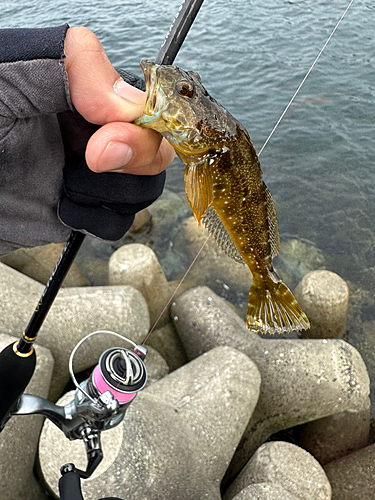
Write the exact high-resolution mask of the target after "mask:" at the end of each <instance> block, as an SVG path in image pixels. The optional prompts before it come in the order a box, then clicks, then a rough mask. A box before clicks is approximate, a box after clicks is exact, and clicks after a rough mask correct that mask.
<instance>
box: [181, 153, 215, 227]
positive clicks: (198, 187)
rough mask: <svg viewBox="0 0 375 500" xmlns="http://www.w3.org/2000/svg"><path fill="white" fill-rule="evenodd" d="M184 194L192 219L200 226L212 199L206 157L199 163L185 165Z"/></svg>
mask: <svg viewBox="0 0 375 500" xmlns="http://www.w3.org/2000/svg"><path fill="white" fill-rule="evenodd" d="M185 192H186V197H187V200H188V202H189V205H190V208H191V209H192V211H193V214H194V217H195V219H196V220H197V222H198V224H199V225H200V223H201V220H202V217H203V215H204V214H205V212H206V211H207V210H208V208H209V206H210V205H211V203H212V200H213V197H214V194H213V186H212V176H211V169H210V164H209V158H208V157H207V158H205V159H204V160H202V161H201V162H197V163H189V164H187V165H186V168H185Z"/></svg>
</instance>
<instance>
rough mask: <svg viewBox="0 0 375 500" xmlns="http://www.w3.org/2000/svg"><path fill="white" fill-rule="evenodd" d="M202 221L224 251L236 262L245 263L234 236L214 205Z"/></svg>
mask: <svg viewBox="0 0 375 500" xmlns="http://www.w3.org/2000/svg"><path fill="white" fill-rule="evenodd" d="M202 222H203V224H204V225H205V227H206V228H207V229H208V232H209V233H210V235H211V236H212V237H213V238H214V239H215V241H216V243H217V244H218V245H219V247H220V248H221V250H223V252H224V253H225V254H226V255H228V257H231V258H232V259H233V260H235V261H236V262H240V263H241V264H245V261H244V260H243V258H242V255H241V254H240V252H239V251H238V249H237V247H236V245H235V244H234V242H233V240H232V238H231V237H230V236H229V233H228V231H227V230H226V229H225V227H224V225H223V223H222V222H221V220H220V218H219V216H218V214H217V213H216V210H215V209H214V208H213V207H209V209H208V210H207V212H206V213H205V214H204V216H203V218H202Z"/></svg>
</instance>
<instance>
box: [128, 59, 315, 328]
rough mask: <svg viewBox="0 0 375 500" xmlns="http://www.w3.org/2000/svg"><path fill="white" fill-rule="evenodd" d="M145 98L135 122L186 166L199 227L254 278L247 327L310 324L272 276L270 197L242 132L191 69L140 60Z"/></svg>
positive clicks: (274, 243)
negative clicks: (150, 131) (151, 132)
mask: <svg viewBox="0 0 375 500" xmlns="http://www.w3.org/2000/svg"><path fill="white" fill-rule="evenodd" d="M141 68H142V70H143V73H144V75H145V80H146V90H147V101H146V105H145V109H144V114H143V116H141V117H140V118H138V119H137V120H136V121H135V122H134V123H136V124H137V125H140V126H141V127H144V128H152V129H154V130H157V131H158V132H160V133H161V134H162V135H163V136H164V137H165V138H166V139H167V140H168V141H169V142H170V143H171V144H172V146H173V147H174V148H175V150H176V153H177V155H178V156H179V158H180V159H181V160H182V161H183V162H184V163H185V164H186V169H185V190H186V195H187V199H188V202H189V204H190V207H191V209H192V211H193V213H194V216H195V218H196V220H197V221H198V224H200V223H201V222H203V223H204V225H205V226H206V227H207V229H208V230H209V232H210V233H211V235H212V236H213V237H214V238H215V240H216V241H217V243H218V244H219V246H220V247H221V248H222V249H223V250H224V251H225V252H226V253H227V254H228V255H229V256H231V257H232V258H233V259H235V260H236V261H238V262H243V263H246V264H247V265H248V267H249V268H250V270H251V272H252V274H253V284H252V286H251V288H250V292H249V299H248V308H247V316H246V326H247V328H249V329H251V330H255V331H261V332H263V333H266V332H268V333H283V332H291V331H292V330H297V331H299V330H304V329H307V328H309V326H310V324H309V320H308V319H307V317H306V315H305V314H304V312H303V311H302V310H301V308H300V307H299V305H298V303H297V301H296V300H295V298H294V297H293V295H292V293H291V291H290V290H289V289H288V287H287V286H286V285H285V284H284V283H283V282H282V281H281V280H280V278H279V277H278V276H277V275H276V273H275V272H274V270H273V267H272V258H273V257H275V255H277V253H278V251H279V249H280V239H279V231H278V226H277V221H276V212H275V207H274V203H273V199H272V196H271V193H270V192H269V190H268V189H267V187H266V185H265V184H264V182H263V181H262V171H261V169H260V164H259V161H258V157H257V154H256V151H255V149H254V146H253V145H252V143H251V140H250V137H249V134H248V133H247V131H246V130H245V128H244V127H243V126H242V125H241V124H240V123H239V122H238V121H237V120H236V119H235V118H233V116H232V115H231V114H230V113H228V111H226V109H224V108H223V107H222V106H221V105H220V104H219V103H218V102H216V101H215V99H213V98H212V97H210V96H209V95H208V93H207V91H206V89H205V88H204V87H203V85H202V83H201V80H200V77H199V75H198V74H197V73H194V72H192V71H183V70H182V69H179V68H177V67H173V66H159V65H157V64H153V63H151V62H148V61H141Z"/></svg>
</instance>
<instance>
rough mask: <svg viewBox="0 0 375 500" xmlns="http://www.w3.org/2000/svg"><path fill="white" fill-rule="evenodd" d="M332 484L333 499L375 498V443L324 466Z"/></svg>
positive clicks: (368, 499) (367, 499)
mask: <svg viewBox="0 0 375 500" xmlns="http://www.w3.org/2000/svg"><path fill="white" fill-rule="evenodd" d="M324 470H325V472H326V474H327V477H328V479H329V481H330V483H331V486H332V500H370V499H372V498H374V477H375V444H373V445H371V446H367V447H366V448H363V449H362V450H358V451H355V452H354V453H351V454H350V455H348V456H346V457H344V458H340V459H339V460H335V461H334V462H331V463H330V464H327V465H325V466H324Z"/></svg>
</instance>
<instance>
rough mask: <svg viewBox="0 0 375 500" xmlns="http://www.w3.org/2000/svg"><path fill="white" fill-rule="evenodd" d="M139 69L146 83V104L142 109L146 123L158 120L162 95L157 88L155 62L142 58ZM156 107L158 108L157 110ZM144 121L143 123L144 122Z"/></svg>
mask: <svg viewBox="0 0 375 500" xmlns="http://www.w3.org/2000/svg"><path fill="white" fill-rule="evenodd" d="M140 66H141V69H142V71H143V75H144V78H145V84H146V105H145V108H144V110H143V113H144V115H145V122H146V123H147V124H148V125H151V124H152V123H155V122H157V121H158V119H159V117H160V112H161V110H162V104H163V102H161V101H162V95H161V91H160V90H158V85H157V83H158V77H157V68H158V66H157V64H155V63H153V62H151V61H148V60H147V59H142V61H141V62H140ZM158 109H159V110H160V111H159V112H158ZM146 123H145V124H146Z"/></svg>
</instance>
